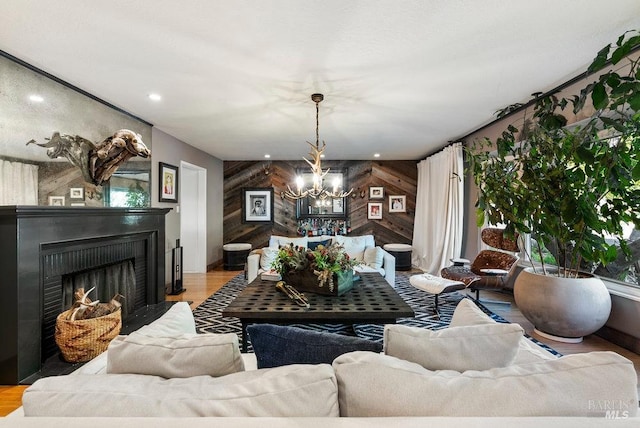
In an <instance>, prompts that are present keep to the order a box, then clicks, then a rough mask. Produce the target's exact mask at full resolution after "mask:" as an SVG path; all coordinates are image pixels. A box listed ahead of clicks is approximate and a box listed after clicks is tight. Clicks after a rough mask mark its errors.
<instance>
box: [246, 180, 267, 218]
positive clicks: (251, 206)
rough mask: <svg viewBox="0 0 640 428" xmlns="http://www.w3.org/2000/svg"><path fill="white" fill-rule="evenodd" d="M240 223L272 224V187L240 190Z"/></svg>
mask: <svg viewBox="0 0 640 428" xmlns="http://www.w3.org/2000/svg"><path fill="white" fill-rule="evenodd" d="M242 222H243V223H264V224H273V187H244V188H243V189H242Z"/></svg>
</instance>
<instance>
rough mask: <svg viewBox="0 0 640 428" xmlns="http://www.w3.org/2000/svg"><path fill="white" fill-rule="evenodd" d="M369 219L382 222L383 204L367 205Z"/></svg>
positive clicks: (372, 203)
mask: <svg viewBox="0 0 640 428" xmlns="http://www.w3.org/2000/svg"><path fill="white" fill-rule="evenodd" d="M367 218H368V219H369V220H382V202H369V204H368V205H367Z"/></svg>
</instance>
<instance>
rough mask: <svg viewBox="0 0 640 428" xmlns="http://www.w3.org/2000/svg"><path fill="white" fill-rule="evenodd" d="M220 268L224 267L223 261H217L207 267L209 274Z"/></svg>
mask: <svg viewBox="0 0 640 428" xmlns="http://www.w3.org/2000/svg"><path fill="white" fill-rule="evenodd" d="M220 266H222V259H220V260H216V261H215V262H213V263H211V264H209V265H207V272H209V271H210V270H214V269H215V268H217V267H220Z"/></svg>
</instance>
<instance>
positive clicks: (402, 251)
mask: <svg viewBox="0 0 640 428" xmlns="http://www.w3.org/2000/svg"><path fill="white" fill-rule="evenodd" d="M382 248H384V250H385V251H386V252H387V253H389V254H391V255H392V256H394V257H395V258H396V270H411V250H412V247H411V245H408V244H384V245H383V246H382Z"/></svg>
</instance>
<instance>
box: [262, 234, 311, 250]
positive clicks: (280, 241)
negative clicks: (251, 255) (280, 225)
mask: <svg viewBox="0 0 640 428" xmlns="http://www.w3.org/2000/svg"><path fill="white" fill-rule="evenodd" d="M308 243H309V239H308V238H307V237H306V236H302V237H296V236H279V235H271V238H269V248H280V247H288V246H289V245H290V244H293V245H294V246H296V247H302V248H307V245H308Z"/></svg>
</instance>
